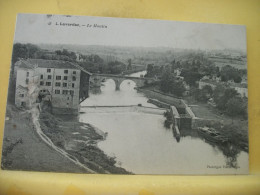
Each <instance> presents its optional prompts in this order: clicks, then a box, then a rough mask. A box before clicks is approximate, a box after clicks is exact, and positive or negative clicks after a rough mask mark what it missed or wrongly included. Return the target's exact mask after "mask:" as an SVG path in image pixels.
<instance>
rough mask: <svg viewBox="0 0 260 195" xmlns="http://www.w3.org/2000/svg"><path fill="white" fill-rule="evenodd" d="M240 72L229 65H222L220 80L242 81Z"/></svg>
mask: <svg viewBox="0 0 260 195" xmlns="http://www.w3.org/2000/svg"><path fill="white" fill-rule="evenodd" d="M241 73H242V72H241V71H239V70H238V69H236V68H233V67H232V66H230V65H227V66H224V67H223V68H222V69H221V71H220V76H221V80H222V81H224V82H226V81H229V80H233V81H234V82H236V83H240V82H241V81H242V74H241Z"/></svg>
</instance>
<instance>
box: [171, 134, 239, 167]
mask: <svg viewBox="0 0 260 195" xmlns="http://www.w3.org/2000/svg"><path fill="white" fill-rule="evenodd" d="M172 133H173V137H175V139H176V141H177V142H181V140H182V138H184V137H191V138H192V139H201V140H203V141H204V142H205V143H207V144H209V145H211V146H212V147H213V148H217V149H218V150H220V151H221V152H222V153H223V155H224V156H225V157H226V166H227V167H231V168H238V163H237V157H238V155H239V153H240V152H241V151H242V150H241V149H240V148H239V147H237V146H235V145H233V144H231V143H229V142H226V143H219V142H213V141H209V140H207V139H206V138H205V137H203V136H202V135H200V134H198V132H197V131H196V130H186V129H182V130H181V136H176V134H175V133H174V130H172Z"/></svg>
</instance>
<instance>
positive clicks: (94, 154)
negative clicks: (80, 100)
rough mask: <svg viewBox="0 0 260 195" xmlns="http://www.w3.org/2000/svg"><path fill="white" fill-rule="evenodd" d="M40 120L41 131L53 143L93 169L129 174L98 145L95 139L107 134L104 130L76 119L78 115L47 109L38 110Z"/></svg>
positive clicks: (97, 140)
mask: <svg viewBox="0 0 260 195" xmlns="http://www.w3.org/2000/svg"><path fill="white" fill-rule="evenodd" d="M39 122H40V126H41V129H42V131H43V133H44V134H45V135H46V136H48V137H49V138H50V139H51V141H52V142H53V143H54V145H55V146H57V147H59V148H61V149H62V150H64V151H66V152H67V153H68V154H69V155H70V156H71V157H72V158H74V159H77V160H78V161H79V162H80V163H82V164H83V165H85V166H86V167H88V168H89V169H91V170H93V171H94V172H96V173H113V174H129V172H128V171H126V170H125V169H123V168H120V167H116V166H115V164H116V159H115V158H114V157H109V156H107V155H106V154H105V153H104V152H103V151H102V150H101V149H99V148H98V147H97V143H98V142H99V141H101V140H104V139H105V138H106V134H105V133H104V132H103V131H101V130H99V129H98V128H96V127H94V126H92V125H90V124H85V123H80V122H78V120H77V117H74V118H73V117H72V116H62V115H60V116H57V115H55V116H54V115H52V114H51V113H49V112H47V111H42V112H41V113H40V117H39Z"/></svg>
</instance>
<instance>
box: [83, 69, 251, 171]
mask: <svg viewBox="0 0 260 195" xmlns="http://www.w3.org/2000/svg"><path fill="white" fill-rule="evenodd" d="M141 74H145V71H143V72H139V73H134V74H131V75H130V76H136V77H139V76H140V75H141ZM134 87H135V83H134V82H133V81H129V80H126V81H124V82H122V84H121V86H120V90H119V91H115V83H114V81H113V80H111V79H108V80H106V81H105V82H104V83H103V86H101V91H99V92H98V93H97V92H94V93H90V97H89V98H88V99H86V100H85V101H84V102H82V104H81V105H82V106H104V105H106V106H108V105H110V106H118V105H121V106H123V105H137V104H142V105H143V106H148V107H154V108H156V106H154V105H153V104H150V103H147V100H148V99H147V98H146V97H145V96H144V94H142V93H138V92H137V91H136V90H135V89H134ZM106 109H107V108H106ZM81 111H82V113H81V114H80V116H79V119H80V121H81V122H84V123H90V124H92V125H94V126H96V127H98V128H99V129H101V130H103V131H104V132H107V133H108V136H107V138H106V140H104V141H101V142H99V144H98V147H99V148H100V149H102V150H103V151H104V152H105V153H106V154H108V155H109V156H113V157H116V160H117V166H121V167H123V168H125V169H126V170H128V171H131V172H133V173H135V174H228V173H234V174H239V173H243V172H246V171H247V170H248V154H247V153H246V152H243V151H238V152H236V154H234V155H231V156H230V155H227V153H228V152H223V151H222V150H221V149H220V148H219V147H217V146H214V145H211V144H209V143H207V142H205V141H204V140H203V139H201V138H200V137H199V136H197V134H196V132H187V133H185V136H184V137H181V140H180V142H177V141H176V139H175V138H174V136H173V133H172V131H171V130H169V129H166V128H165V127H164V125H163V123H164V117H163V115H160V114H149V113H141V112H135V111H132V110H129V111H126V110H125V109H123V110H120V109H116V108H113V109H112V110H111V109H110V110H109V111H106V110H105V108H104V109H103V110H102V108H98V109H96V110H95V109H94V110H93V109H89V108H86V107H82V108H81ZM224 153H225V155H224ZM231 153H232V152H231ZM230 164H233V165H234V164H235V165H236V167H237V168H231V167H230V166H229V165H230Z"/></svg>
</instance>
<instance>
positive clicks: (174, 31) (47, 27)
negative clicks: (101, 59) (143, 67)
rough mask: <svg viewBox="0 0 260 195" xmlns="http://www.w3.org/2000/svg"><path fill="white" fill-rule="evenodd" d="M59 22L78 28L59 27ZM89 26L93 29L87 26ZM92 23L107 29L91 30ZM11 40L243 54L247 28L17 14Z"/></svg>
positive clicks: (158, 21)
mask: <svg viewBox="0 0 260 195" xmlns="http://www.w3.org/2000/svg"><path fill="white" fill-rule="evenodd" d="M60 23H69V24H73V23H74V24H79V25H78V26H62V25H60ZM56 24H58V25H56ZM88 24H89V25H92V26H91V27H87V25H88ZM94 24H98V25H105V26H107V28H94V27H93V25H94ZM84 25H85V26H84ZM14 41H15V42H20V43H34V44H38V43H45V44H81V45H106V46H128V47H132V46H133V47H170V48H184V49H202V50H212V49H239V50H242V51H246V28H245V26H240V25H227V24H207V23H194V22H177V21H166V20H148V19H126V18H109V17H90V16H65V15H41V14H18V15H17V21H16V32H15V40H14Z"/></svg>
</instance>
